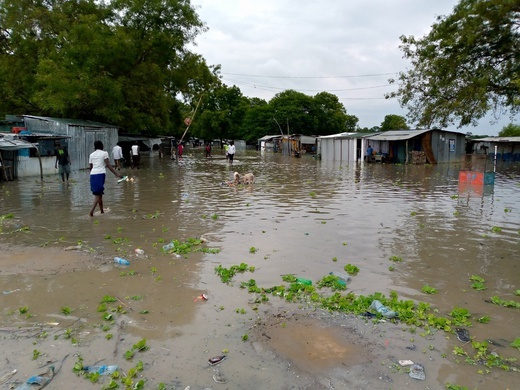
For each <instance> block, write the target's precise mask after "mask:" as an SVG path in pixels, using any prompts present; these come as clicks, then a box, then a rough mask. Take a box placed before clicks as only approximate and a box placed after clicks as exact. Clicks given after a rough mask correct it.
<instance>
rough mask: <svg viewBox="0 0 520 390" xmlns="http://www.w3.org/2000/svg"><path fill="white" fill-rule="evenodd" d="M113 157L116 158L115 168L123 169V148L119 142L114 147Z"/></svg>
mask: <svg viewBox="0 0 520 390" xmlns="http://www.w3.org/2000/svg"><path fill="white" fill-rule="evenodd" d="M112 158H113V159H114V168H116V169H118V170H121V162H122V160H123V148H121V145H119V142H118V143H117V144H116V146H114V147H113V148H112Z"/></svg>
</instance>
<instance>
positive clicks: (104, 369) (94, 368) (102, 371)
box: [83, 366, 119, 375]
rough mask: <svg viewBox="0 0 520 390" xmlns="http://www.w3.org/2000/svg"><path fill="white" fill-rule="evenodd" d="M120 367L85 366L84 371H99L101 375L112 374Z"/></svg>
mask: <svg viewBox="0 0 520 390" xmlns="http://www.w3.org/2000/svg"><path fill="white" fill-rule="evenodd" d="M118 369H119V367H118V366H85V367H83V371H87V372H97V373H98V374H99V375H110V374H113V373H114V372H116V371H117V370H118Z"/></svg>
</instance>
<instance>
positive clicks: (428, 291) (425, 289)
mask: <svg viewBox="0 0 520 390" xmlns="http://www.w3.org/2000/svg"><path fill="white" fill-rule="evenodd" d="M421 291H422V292H423V293H425V294H437V293H438V291H437V289H436V288H434V287H431V286H428V285H427V284H425V285H424V286H423V287H422V288H421Z"/></svg>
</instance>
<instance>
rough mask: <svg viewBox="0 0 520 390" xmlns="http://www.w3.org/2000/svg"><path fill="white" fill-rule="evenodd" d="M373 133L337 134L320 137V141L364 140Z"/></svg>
mask: <svg viewBox="0 0 520 390" xmlns="http://www.w3.org/2000/svg"><path fill="white" fill-rule="evenodd" d="M370 134H373V133H337V134H331V135H320V136H319V137H318V138H319V139H330V138H362V137H365V136H367V135H370Z"/></svg>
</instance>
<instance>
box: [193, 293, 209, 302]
mask: <svg viewBox="0 0 520 390" xmlns="http://www.w3.org/2000/svg"><path fill="white" fill-rule="evenodd" d="M207 300H208V296H207V295H206V294H200V295H199V296H198V297H196V298H195V299H194V300H193V302H197V301H207Z"/></svg>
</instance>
